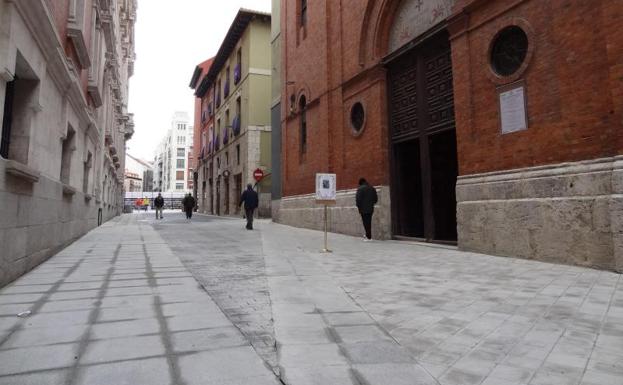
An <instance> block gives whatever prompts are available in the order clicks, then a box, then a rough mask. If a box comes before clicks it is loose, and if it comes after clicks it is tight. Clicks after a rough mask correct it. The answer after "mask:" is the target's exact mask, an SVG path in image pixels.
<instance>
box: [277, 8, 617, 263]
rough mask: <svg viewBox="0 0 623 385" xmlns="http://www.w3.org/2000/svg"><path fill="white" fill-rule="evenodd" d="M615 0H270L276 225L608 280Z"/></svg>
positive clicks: (613, 258)
mask: <svg viewBox="0 0 623 385" xmlns="http://www.w3.org/2000/svg"><path fill="white" fill-rule="evenodd" d="M621 22H623V2H618V1H608V0H595V1H591V2H587V1H583V0H565V1H546V2H543V1H540V0H517V1H501V0H490V1H482V0H428V1H427V0H369V1H365V2H362V1H359V0H342V1H329V2H311V1H305V0H297V1H282V7H281V29H282V103H281V105H282V115H281V120H282V122H281V123H282V128H283V130H282V138H281V139H282V150H281V161H282V180H283V187H282V190H283V191H282V192H283V198H282V199H281V200H280V201H279V202H276V203H278V206H277V207H278V209H277V210H275V212H276V215H275V218H276V220H278V221H281V222H283V223H288V224H292V225H297V226H303V227H311V228H319V227H320V225H321V221H320V220H319V219H320V215H321V212H322V211H321V210H320V207H318V206H316V205H315V203H314V200H313V194H312V193H313V192H314V175H315V174H316V173H317V172H331V173H336V174H337V186H338V190H339V193H338V200H337V204H336V206H335V207H333V208H332V209H331V221H330V223H331V227H332V230H333V231H337V232H342V233H347V234H353V235H360V234H361V232H362V229H361V224H360V221H359V218H358V214H357V211H356V209H355V208H354V207H353V206H354V192H355V190H354V189H355V188H356V187H357V180H358V179H359V178H360V177H365V178H367V179H368V181H369V182H370V183H371V184H373V185H374V186H376V187H377V189H378V191H379V197H380V199H379V204H378V205H377V210H376V213H375V217H374V233H375V237H377V238H384V239H387V238H400V237H407V238H413V239H422V240H426V241H432V242H443V243H446V242H449V243H454V242H457V243H458V246H459V247H460V248H462V249H467V250H474V251H480V252H485V253H491V254H497V255H508V256H518V257H524V258H531V259H540V260H546V261H555V262H564V263H571V264H579V265H588V266H596V267H600V268H606V269H613V270H619V271H621V270H623V219H621V218H623V198H621V196H622V194H623V157H622V155H623V127H622V121H623V29H621V28H620V27H619V25H620V24H621Z"/></svg>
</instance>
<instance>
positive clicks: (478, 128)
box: [452, 0, 623, 175]
mask: <svg viewBox="0 0 623 385" xmlns="http://www.w3.org/2000/svg"><path fill="white" fill-rule="evenodd" d="M463 3H469V2H463ZM472 3H475V2H472ZM480 3H481V6H479V7H476V8H474V9H472V10H471V12H470V13H469V15H468V23H466V24H463V25H464V26H465V27H466V29H467V31H466V30H465V29H464V28H461V29H459V31H458V33H455V38H454V39H453V41H452V50H453V73H454V86H455V106H456V119H457V142H458V152H459V167H460V174H461V175H466V174H473V173H479V172H488V171H497V170H505V169H512V168H520V167H528V166H536V165H544V164H555V163H560V162H567V161H578V160H584V159H594V158H600V157H608V156H613V155H616V154H620V153H621V150H622V147H621V145H620V144H621V142H620V137H621V129H622V127H621V116H622V115H621V84H622V77H621V76H620V74H621V68H622V67H621V63H622V60H623V59H622V57H623V55H621V54H622V53H623V50H622V49H621V47H622V44H623V35H622V34H621V32H614V33H613V23H614V22H615V20H618V21H619V22H620V21H621V20H622V18H621V12H622V9H623V3H621V2H612V1H607V0H604V1H599V0H595V1H590V2H587V1H582V0H569V1H563V2H558V1H553V2H541V1H535V0H532V1H523V2H521V3H520V4H519V5H517V6H514V7H509V4H508V3H507V2H503V1H495V2H488V3H485V2H480ZM459 5H460V4H459ZM461 10H462V8H461V7H456V9H455V11H456V12H457V13H459V12H460V11H461ZM509 19H520V20H523V21H524V22H525V23H526V24H527V26H528V28H529V29H531V31H529V34H528V35H529V39H530V42H529V44H530V45H532V47H531V49H533V50H534V54H533V56H532V58H531V59H530V62H529V63H528V67H527V69H526V70H525V72H524V73H523V75H522V76H521V78H520V79H521V80H523V81H524V82H525V86H526V98H527V110H528V126H529V128H528V129H527V130H525V131H520V132H515V133H510V134H505V135H501V134H500V123H499V112H498V103H497V87H498V86H499V85H501V84H502V82H497V83H496V82H495V81H494V80H492V78H491V70H490V65H489V56H488V49H489V45H490V44H491V41H492V38H493V37H494V36H495V34H496V32H497V31H499V30H500V28H503V26H504V25H505V24H506V23H507V22H508V20H509ZM615 29H616V28H615ZM617 48H618V50H617ZM615 52H618V53H615ZM617 98H618V99H617Z"/></svg>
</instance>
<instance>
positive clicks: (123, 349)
mask: <svg viewBox="0 0 623 385" xmlns="http://www.w3.org/2000/svg"><path fill="white" fill-rule="evenodd" d="M164 354H165V349H164V345H163V344H162V340H161V337H160V336H159V335H156V336H140V337H126V338H117V339H108V340H100V341H92V342H90V343H89V345H88V346H87V349H86V352H85V353H84V355H83V356H82V357H81V358H80V364H94V363H104V362H111V361H122V360H129V359H134V358H149V357H154V356H164Z"/></svg>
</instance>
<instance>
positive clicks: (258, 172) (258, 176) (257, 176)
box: [253, 168, 264, 182]
mask: <svg viewBox="0 0 623 385" xmlns="http://www.w3.org/2000/svg"><path fill="white" fill-rule="evenodd" d="M263 177H264V171H262V170H261V169H259V168H257V169H255V171H253V178H255V180H256V181H257V182H259V181H260V179H262V178H263Z"/></svg>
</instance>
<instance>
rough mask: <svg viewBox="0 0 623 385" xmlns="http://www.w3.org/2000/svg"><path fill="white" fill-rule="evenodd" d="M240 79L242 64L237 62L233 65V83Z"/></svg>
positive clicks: (238, 81)
mask: <svg viewBox="0 0 623 385" xmlns="http://www.w3.org/2000/svg"><path fill="white" fill-rule="evenodd" d="M240 79H242V66H241V65H240V63H238V64H236V66H235V67H234V84H238V83H240Z"/></svg>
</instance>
